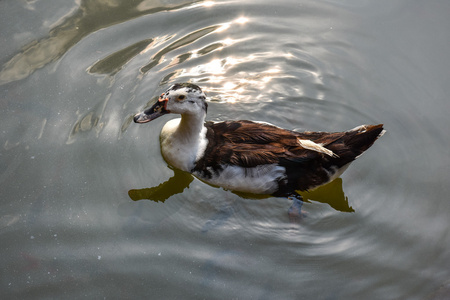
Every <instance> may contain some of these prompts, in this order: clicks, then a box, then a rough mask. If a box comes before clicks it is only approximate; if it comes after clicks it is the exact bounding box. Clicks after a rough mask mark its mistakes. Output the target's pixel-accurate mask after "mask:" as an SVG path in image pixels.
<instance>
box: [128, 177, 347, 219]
mask: <svg viewBox="0 0 450 300" xmlns="http://www.w3.org/2000/svg"><path fill="white" fill-rule="evenodd" d="M173 172H174V175H173V176H172V177H171V178H170V179H169V180H167V181H165V182H163V183H161V184H159V185H158V186H155V187H150V188H143V189H131V190H129V191H128V196H129V197H130V198H131V200H133V201H139V200H150V201H154V202H161V203H164V202H165V201H166V200H167V199H169V198H170V197H172V196H173V195H176V194H180V193H182V192H183V191H184V190H185V189H186V188H188V187H189V185H190V184H191V182H192V181H193V180H194V176H192V175H191V174H190V173H188V172H184V171H181V170H178V169H173ZM235 194H237V195H239V196H241V197H243V198H248V199H255V201H257V200H258V199H263V198H268V197H271V196H270V195H258V194H244V193H236V192H235ZM299 194H300V195H301V196H302V198H303V201H304V202H310V200H312V201H316V202H320V203H324V204H328V205H330V206H331V207H332V208H334V209H335V210H337V211H341V212H354V211H355V210H354V209H353V208H352V207H351V206H349V204H348V198H347V197H346V196H345V194H344V190H343V189H342V179H341V178H337V179H335V180H333V181H332V182H330V183H328V184H326V185H323V186H321V187H319V188H317V189H315V190H313V191H308V192H301V191H299ZM224 211H226V212H228V214H229V215H228V216H226V217H230V216H231V215H232V214H233V211H234V210H233V209H226V210H224V209H222V210H221V211H220V212H218V213H217V217H220V219H221V220H222V219H223V217H224V216H223V212H224ZM215 216H216V215H215ZM213 219H214V217H213ZM211 221H212V222H214V221H216V220H211ZM222 221H223V220H222ZM292 221H298V220H292Z"/></svg>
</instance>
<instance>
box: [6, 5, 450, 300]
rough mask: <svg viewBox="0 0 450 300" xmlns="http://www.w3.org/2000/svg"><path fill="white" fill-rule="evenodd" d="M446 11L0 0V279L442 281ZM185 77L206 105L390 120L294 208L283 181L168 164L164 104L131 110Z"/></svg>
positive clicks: (135, 291) (206, 294)
mask: <svg viewBox="0 0 450 300" xmlns="http://www.w3.org/2000/svg"><path fill="white" fill-rule="evenodd" d="M449 11H450V3H449V2H447V1H438V0H431V1H426V2H423V1H415V0H413V1H402V0H395V1H351V0H350V1H297V0H295V1H278V2H274V1H251V0H244V1H193V2H182V1H158V0H154V1H145V0H133V1H116V0H102V1H90V0H84V1H83V0H81V1H59V0H58V1H56V0H52V1H51V0H48V1H13V0H5V1H1V2H0V15H1V17H0V28H1V39H0V40H1V41H2V47H1V48H0V64H1V69H0V108H1V110H0V124H1V130H0V136H1V140H0V144H1V146H2V148H1V152H0V166H1V168H0V187H1V194H2V197H1V202H0V209H1V214H0V235H1V240H2V247H1V255H0V262H1V266H2V268H1V276H0V285H1V289H0V290H1V292H0V294H1V295H2V299H3V298H4V299H31V298H33V299H36V298H64V299H70V298H74V299H79V298H102V297H103V298H113V299H115V298H120V299H123V298H133V299H134V298H136V299H139V298H152V299H170V298H178V299H202V298H204V299H214V298H217V299H229V298H233V299H234V298H236V299H237V298H240V299H430V298H429V297H431V298H432V299H441V298H438V297H439V296H442V297H443V298H442V299H445V297H447V298H448V297H450V291H449V290H450V287H449V282H450V250H449V245H450V229H449V228H450V221H449V217H448V215H449V212H450V202H449V201H448V195H449V192H450V187H449V177H448V175H449V172H450V159H449V157H450V150H449V149H450V142H449V140H450V137H449V134H448V128H450V121H449V120H448V116H447V114H448V111H449V109H450V104H449V102H448V99H447V94H449V92H450V86H449V85H448V70H449V69H450V60H448V57H447V56H448V55H447V50H446V49H448V46H449V45H450V31H449V30H447V29H448V28H449V25H450V21H449V19H448V12H449ZM183 81H191V82H194V83H197V84H199V85H201V86H202V87H203V88H204V90H205V91H206V93H207V95H208V96H209V103H210V106H209V115H208V118H209V119H211V120H226V119H252V120H261V121H267V122H271V123H274V124H276V125H279V126H281V127H285V128H292V129H297V130H325V131H338V130H347V129H350V128H353V127H355V126H357V125H360V124H365V123H384V124H385V127H386V129H387V130H388V132H387V134H386V135H385V136H383V138H381V139H380V140H379V141H377V142H376V143H375V145H374V146H373V147H372V148H371V149H370V150H369V151H368V152H367V153H366V154H365V155H364V156H362V157H361V158H360V159H359V160H358V161H357V162H355V163H354V164H353V165H352V166H351V167H350V168H349V169H348V170H347V171H346V173H344V175H343V176H342V179H338V180H336V181H335V182H333V183H332V184H330V185H329V186H326V187H324V188H321V189H319V190H317V191H315V192H313V193H311V194H304V197H305V198H307V199H309V200H308V201H307V203H305V204H304V206H303V208H304V210H305V212H306V214H307V216H306V218H304V219H303V220H302V222H301V223H300V224H298V225H297V224H290V223H289V220H288V218H287V209H288V207H289V205H290V203H289V202H288V200H286V199H281V198H262V199H253V198H251V197H245V196H244V195H236V194H234V193H231V192H229V191H225V190H223V189H220V188H215V187H211V186H209V185H206V184H205V183H203V182H201V181H199V180H197V179H195V178H193V177H191V176H190V175H188V174H185V173H183V172H180V171H177V170H172V169H170V168H168V167H167V165H166V163H165V162H164V160H163V159H162V157H161V154H160V152H159V143H158V135H159V131H160V129H161V128H162V126H163V124H164V123H165V121H167V120H169V118H170V117H166V118H165V119H164V118H161V119H158V120H156V121H154V122H151V123H150V124H146V125H140V126H139V125H136V124H134V123H131V117H132V115H133V114H134V113H136V112H137V111H139V110H141V109H142V108H143V107H145V106H146V105H147V104H148V103H150V102H151V101H153V100H154V97H155V96H156V95H159V94H160V93H161V92H162V91H163V90H165V89H166V88H167V87H168V86H169V85H170V84H171V83H174V82H183ZM167 181H168V183H167V184H165V185H164V184H162V183H164V182H167ZM149 199H150V200H149Z"/></svg>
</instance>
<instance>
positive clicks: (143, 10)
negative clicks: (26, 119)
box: [0, 0, 196, 85]
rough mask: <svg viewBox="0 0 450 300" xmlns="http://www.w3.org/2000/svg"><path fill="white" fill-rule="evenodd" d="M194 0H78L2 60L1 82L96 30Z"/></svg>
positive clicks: (55, 55)
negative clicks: (49, 26) (38, 37)
mask: <svg viewBox="0 0 450 300" xmlns="http://www.w3.org/2000/svg"><path fill="white" fill-rule="evenodd" d="M195 2H196V1H187V2H185V3H182V4H179V3H177V4H170V3H167V1H148V0H131V1H116V0H102V1H97V0H81V2H80V4H79V7H78V9H77V10H76V11H75V12H73V13H72V14H70V15H69V16H67V17H65V18H64V19H63V20H61V22H60V24H59V25H57V26H56V27H55V28H53V29H51V30H50V32H49V36H48V37H46V38H44V39H42V40H39V41H33V42H31V43H29V44H28V45H25V46H24V47H23V48H22V51H21V52H20V53H18V54H16V55H15V56H14V57H13V58H11V59H10V60H9V61H8V62H6V63H5V65H4V66H3V68H2V70H1V72H0V85H1V84H5V83H8V82H11V81H16V80H20V79H24V78H26V77H27V76H29V75H30V74H31V73H33V72H34V71H35V70H37V69H40V68H42V67H44V66H45V65H47V64H49V63H51V62H53V61H56V60H57V59H59V58H60V57H61V56H62V55H63V54H64V53H66V52H67V51H68V50H69V49H70V48H72V47H73V46H74V45H76V44H77V43H78V42H79V41H81V40H82V39H83V38H84V37H86V36H87V35H89V34H91V33H93V32H95V31H97V30H100V29H102V28H107V27H110V26H112V25H115V24H118V23H122V22H125V21H129V20H132V19H134V18H138V17H139V16H143V15H147V14H154V13H158V12H161V11H170V10H177V9H180V8H183V7H187V6H189V5H192V3H195ZM130 47H131V46H130Z"/></svg>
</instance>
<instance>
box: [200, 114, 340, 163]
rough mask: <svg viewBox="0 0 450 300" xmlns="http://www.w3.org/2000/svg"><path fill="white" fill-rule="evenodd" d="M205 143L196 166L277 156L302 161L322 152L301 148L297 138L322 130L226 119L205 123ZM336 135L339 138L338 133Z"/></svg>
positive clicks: (275, 158) (267, 159) (313, 136)
mask: <svg viewBox="0 0 450 300" xmlns="http://www.w3.org/2000/svg"><path fill="white" fill-rule="evenodd" d="M205 126H206V128H207V129H208V131H207V139H208V147H207V149H206V152H205V156H204V158H203V159H202V160H201V161H198V162H197V168H201V167H213V168H214V167H215V166H218V165H221V164H222V165H223V164H233V165H238V166H242V167H246V168H249V167H255V166H257V165H261V164H272V163H279V162H280V160H289V161H296V162H301V161H302V162H303V161H307V160H311V159H314V158H318V157H319V156H322V154H321V153H318V152H315V151H311V150H308V149H304V148H302V147H301V146H300V145H299V143H298V140H297V138H305V139H317V138H320V137H322V136H323V135H324V134H325V133H323V134H322V133H303V134H301V133H298V132H295V131H290V130H286V129H282V128H279V127H276V126H272V125H268V124H262V123H255V122H251V121H227V122H220V123H212V122H208V123H206V124H205ZM336 138H339V137H338V136H337V137H336Z"/></svg>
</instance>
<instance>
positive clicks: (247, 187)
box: [193, 164, 287, 194]
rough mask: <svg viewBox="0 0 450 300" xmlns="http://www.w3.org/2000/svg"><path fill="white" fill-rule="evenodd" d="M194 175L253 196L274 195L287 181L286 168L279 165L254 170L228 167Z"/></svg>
mask: <svg viewBox="0 0 450 300" xmlns="http://www.w3.org/2000/svg"><path fill="white" fill-rule="evenodd" d="M193 175H195V176H196V177H198V178H200V179H201V180H203V181H205V182H207V183H209V184H211V185H215V186H220V187H223V188H225V189H228V190H231V191H236V192H244V193H252V194H272V193H274V192H276V191H277V190H278V187H279V183H280V181H284V180H287V178H286V170H285V168H284V167H281V166H279V165H277V164H267V165H260V166H257V167H253V168H243V167H239V166H233V165H228V166H222V168H221V169H220V170H218V171H215V170H212V169H207V170H204V171H195V172H193Z"/></svg>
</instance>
